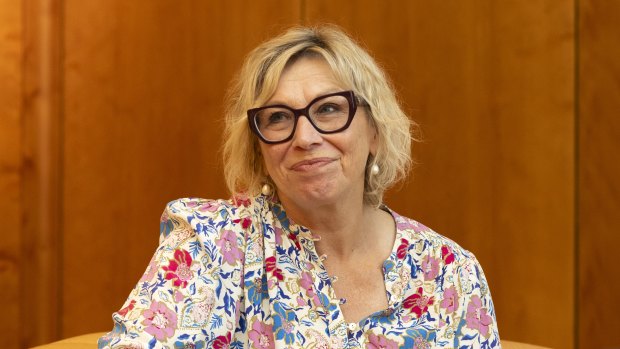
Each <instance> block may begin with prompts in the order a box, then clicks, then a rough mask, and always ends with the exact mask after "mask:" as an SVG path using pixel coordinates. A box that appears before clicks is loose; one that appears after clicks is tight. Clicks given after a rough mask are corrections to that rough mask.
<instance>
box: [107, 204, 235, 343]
mask: <svg viewBox="0 0 620 349" xmlns="http://www.w3.org/2000/svg"><path fill="white" fill-rule="evenodd" d="M235 214H236V212H235V211H234V208H231V207H230V205H227V204H226V202H225V201H207V200H201V199H181V200H177V201H173V202H171V203H170V204H168V206H167V207H166V209H165V211H164V213H163V215H162V220H161V229H160V233H161V234H160V245H159V247H158V248H157V250H156V251H155V254H154V256H153V258H152V259H151V262H150V263H149V265H148V267H147V268H146V271H145V272H144V275H143V276H142V278H141V279H140V281H139V282H138V284H137V285H136V286H135V288H134V289H133V290H132V291H131V293H130V294H129V297H128V299H127V301H126V302H125V304H124V305H123V307H122V308H121V309H120V310H119V311H117V312H116V313H114V314H113V316H112V317H113V320H114V328H113V330H112V331H111V332H110V333H108V334H107V335H105V336H103V337H101V338H100V339H99V342H98V347H99V348H179V347H180V348H184V347H195V348H207V347H212V346H213V345H214V344H215V343H216V342H218V341H219V342H220V344H226V343H230V340H231V335H232V332H233V331H234V329H235V328H236V324H237V322H238V317H239V314H238V307H239V300H240V298H241V296H242V294H243V290H242V288H241V287H242V285H241V283H240V279H241V269H242V265H243V251H245V247H244V239H243V238H242V237H243V232H242V231H241V229H242V228H241V227H240V225H238V224H236V223H235V221H238V219H236V218H237V217H235Z"/></svg>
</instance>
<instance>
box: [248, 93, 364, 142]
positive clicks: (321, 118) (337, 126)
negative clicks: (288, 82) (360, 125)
mask: <svg viewBox="0 0 620 349" xmlns="http://www.w3.org/2000/svg"><path fill="white" fill-rule="evenodd" d="M356 110H357V100H356V99H355V94H354V93H353V91H342V92H336V93H330V94H326V95H323V96H319V97H317V98H315V99H313V100H312V102H310V103H309V104H308V106H306V107H305V108H301V109H293V108H291V107H289V106H287V105H283V104H278V105H268V106H265V107H260V108H254V109H250V110H248V121H249V123H250V129H251V130H252V132H254V133H255V134H256V135H257V136H258V138H260V140H261V141H263V142H265V143H267V144H276V143H284V142H286V141H289V140H290V139H291V138H293V135H294V134H295V129H296V128H297V120H299V117H300V116H302V115H303V116H305V117H306V118H308V121H310V124H312V126H313V127H314V128H315V129H316V130H317V131H318V132H320V133H323V134H329V133H338V132H342V131H344V130H346V129H347V127H349V125H351V121H353V117H354V116H355V111H356Z"/></svg>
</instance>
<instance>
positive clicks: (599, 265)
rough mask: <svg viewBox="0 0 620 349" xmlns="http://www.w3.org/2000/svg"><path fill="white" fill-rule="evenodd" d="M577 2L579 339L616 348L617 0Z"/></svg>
mask: <svg viewBox="0 0 620 349" xmlns="http://www.w3.org/2000/svg"><path fill="white" fill-rule="evenodd" d="M579 9H580V14H579V18H580V21H579V28H580V29H579V58H580V59H579V70H578V71H579V75H578V81H579V182H578V184H579V185H578V195H579V220H578V223H579V270H578V271H579V286H580V287H579V299H578V302H579V307H578V309H577V313H578V318H579V329H578V332H579V343H580V348H618V347H620V332H619V331H618V329H619V328H620V317H618V310H620V300H619V299H618V295H619V294H620V272H619V271H618V261H617V260H618V257H617V256H618V255H617V253H616V252H615V249H616V248H617V246H619V245H620V234H618V233H619V232H620V214H619V213H620V183H619V181H618V180H619V179H620V162H619V161H618V150H619V149H620V45H619V43H620V26H619V25H618V23H620V3H619V2H617V1H595V0H581V1H579Z"/></svg>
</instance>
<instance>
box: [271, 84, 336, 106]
mask: <svg viewBox="0 0 620 349" xmlns="http://www.w3.org/2000/svg"><path fill="white" fill-rule="evenodd" d="M341 91H347V89H342V88H335V89H328V90H325V91H321V93H319V94H317V95H316V96H314V97H312V98H311V99H310V101H308V102H307V103H306V104H305V105H304V106H302V107H301V108H305V107H307V106H308V104H309V103H311V102H312V101H314V100H315V99H317V98H319V97H323V96H325V95H328V94H331V93H337V92H341ZM272 105H285V106H287V107H289V108H293V107H291V106H290V104H288V103H285V102H280V101H279V100H277V99H276V100H275V101H272V100H269V101H267V102H266V103H265V104H264V105H263V106H262V107H269V106H272ZM293 109H296V108H293Z"/></svg>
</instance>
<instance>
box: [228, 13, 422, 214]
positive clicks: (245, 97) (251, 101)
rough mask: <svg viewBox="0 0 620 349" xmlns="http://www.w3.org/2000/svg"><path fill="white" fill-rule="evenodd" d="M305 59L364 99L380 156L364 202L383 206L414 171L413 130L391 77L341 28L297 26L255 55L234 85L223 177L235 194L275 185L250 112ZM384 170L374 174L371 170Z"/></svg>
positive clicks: (375, 159)
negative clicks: (313, 59)
mask: <svg viewBox="0 0 620 349" xmlns="http://www.w3.org/2000/svg"><path fill="white" fill-rule="evenodd" d="M302 56H318V57H321V58H323V59H325V61H326V62H327V63H328V64H329V66H330V67H331V69H332V71H333V73H334V75H335V77H336V79H338V80H339V82H341V83H342V84H343V86H348V87H349V88H350V89H351V90H353V91H354V93H355V95H356V96H357V97H358V98H360V99H361V100H363V101H364V102H365V103H363V104H362V105H361V106H364V107H366V109H367V114H368V116H369V118H370V122H371V124H372V125H373V126H374V127H375V129H376V130H377V137H378V138H377V141H378V142H377V144H378V147H377V151H376V154H374V156H372V155H370V154H369V157H368V161H367V164H366V180H365V185H364V203H365V204H369V205H374V206H378V205H380V204H381V202H382V199H383V193H384V192H385V190H386V189H387V188H389V187H390V186H391V185H393V184H394V183H396V182H397V181H399V180H400V179H402V178H404V177H405V176H406V175H407V173H408V170H409V168H410V166H411V151H410V147H411V141H412V136H411V128H412V127H416V125H415V123H413V122H412V121H411V120H410V119H409V117H407V115H406V114H405V113H404V112H403V110H402V109H401V107H400V104H399V103H398V100H397V99H396V96H395V94H394V92H393V88H392V85H391V84H390V82H389V80H388V78H387V76H386V74H385V73H384V72H383V70H382V69H381V68H380V67H379V65H378V64H377V63H376V62H375V60H374V59H373V58H372V57H371V56H370V55H369V54H368V53H367V52H366V51H365V50H364V49H362V48H361V47H360V46H359V45H358V44H357V43H356V42H355V41H353V40H352V39H351V38H350V37H349V36H348V35H347V34H345V33H344V32H343V31H342V30H340V29H339V28H338V27H335V26H331V25H327V26H319V27H312V28H310V27H293V28H291V29H289V30H287V31H286V32H284V33H283V34H281V35H280V36H277V37H275V38H273V39H270V40H268V41H266V42H264V43H262V44H261V45H260V46H258V47H256V48H255V49H254V50H253V51H251V52H250V53H249V54H248V56H247V57H246V59H245V62H244V64H243V66H242V68H241V70H240V72H239V74H238V75H237V77H236V78H235V79H234V80H233V83H232V86H231V88H230V90H229V93H228V96H227V103H226V104H227V109H226V117H225V124H226V128H225V136H224V139H225V142H224V146H223V149H222V152H223V160H224V176H225V180H226V184H227V186H228V189H229V190H230V191H231V193H232V194H233V195H235V194H237V193H247V194H249V195H257V194H258V193H260V190H261V187H262V186H263V184H265V183H270V184H272V185H273V183H271V180H270V179H269V177H268V174H267V171H266V169H265V166H264V161H263V158H262V155H261V152H260V146H259V144H258V142H259V140H258V138H257V137H256V136H255V135H254V134H253V133H252V132H251V131H250V128H249V124H248V120H247V114H246V112H247V110H248V109H250V108H254V107H258V106H261V105H262V104H263V103H265V102H266V101H267V100H269V98H270V97H271V96H272V95H273V93H274V92H275V90H276V88H277V85H278V81H279V79H280V76H281V74H282V72H283V70H284V69H285V68H286V66H287V64H290V63H291V62H294V61H295V60H296V59H298V58H299V57H302ZM366 104H367V105H366ZM374 164H376V165H378V166H379V168H380V171H379V173H378V174H376V175H373V174H371V173H370V170H369V169H370V168H371V166H372V165H374Z"/></svg>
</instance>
